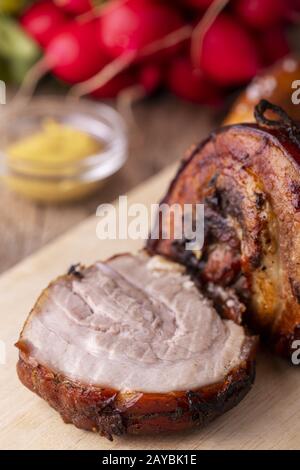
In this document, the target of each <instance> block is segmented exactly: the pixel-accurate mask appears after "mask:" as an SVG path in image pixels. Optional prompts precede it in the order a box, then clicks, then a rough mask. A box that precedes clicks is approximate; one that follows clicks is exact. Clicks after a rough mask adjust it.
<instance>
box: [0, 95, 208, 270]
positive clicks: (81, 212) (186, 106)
mask: <svg viewBox="0 0 300 470" xmlns="http://www.w3.org/2000/svg"><path fill="white" fill-rule="evenodd" d="M0 111H1V109H0ZM126 116H127V114H126V113H125V116H124V117H125V118H126ZM133 116H134V121H135V124H134V123H132V122H131V123H130V122H128V118H126V121H127V123H128V128H129V142H130V148H129V158H128V161H127V163H126V165H125V166H124V168H123V169H122V170H121V171H120V172H119V173H118V174H117V175H115V176H114V177H112V178H111V179H109V180H108V182H107V184H106V186H104V187H103V188H101V189H100V190H99V193H97V194H95V196H94V197H92V198H91V199H88V200H86V201H82V202H81V203H78V204H73V205H66V206H60V207H55V206H46V205H41V204H39V205H38V204H34V203H32V202H30V201H26V200H24V199H22V198H21V197H19V196H18V195H16V194H13V193H10V192H9V191H8V190H7V189H6V188H5V187H4V186H3V185H0V198H1V206H0V215H1V217H0V233H1V244H0V273H1V272H3V271H5V270H7V269H8V268H10V267H11V266H13V265H14V264H16V263H17V262H18V261H20V260H21V259H23V258H25V257H26V256H28V255H30V254H31V253H33V252H34V251H36V250H37V249H39V248H40V247H42V246H43V245H45V244H46V243H48V242H49V241H50V240H53V239H54V238H55V237H56V236H58V235H59V234H61V233H63V232H65V231H66V230H67V229H68V228H70V227H71V226H74V225H76V224H77V223H78V222H80V221H81V220H83V219H84V218H86V217H87V216H88V215H90V214H93V213H94V212H95V210H96V207H97V206H98V204H100V203H102V202H107V201H111V200H113V199H115V198H116V197H117V196H118V195H119V194H121V193H126V192H127V191H129V190H130V189H131V188H133V187H134V186H136V185H137V184H139V183H140V182H142V181H144V180H146V179H147V178H149V177H150V176H152V175H154V174H155V173H157V172H158V171H160V170H161V169H162V168H164V167H165V166H167V165H168V164H170V163H172V162H174V161H176V160H177V159H178V158H180V157H181V156H182V154H183V152H184V151H185V150H186V149H187V147H188V146H189V145H191V143H193V142H197V141H199V140H201V139H202V138H203V137H205V136H206V134H207V133H208V132H209V130H210V129H211V127H212V125H213V121H216V120H217V119H216V116H213V113H212V111H211V110H206V109H204V108H203V107H200V106H199V105H193V104H190V103H185V102H182V101H180V100H177V99H175V98H172V97H170V96H166V95H163V96H158V97H156V98H153V99H151V100H150V99H149V100H146V101H143V102H141V103H139V104H137V105H135V106H134V108H133Z"/></svg>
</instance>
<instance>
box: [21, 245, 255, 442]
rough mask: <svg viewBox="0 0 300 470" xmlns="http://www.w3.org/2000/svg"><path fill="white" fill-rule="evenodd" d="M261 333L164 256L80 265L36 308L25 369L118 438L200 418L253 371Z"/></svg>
mask: <svg viewBox="0 0 300 470" xmlns="http://www.w3.org/2000/svg"><path fill="white" fill-rule="evenodd" d="M255 345H256V339H255V338H254V337H251V336H249V335H248V334H247V332H246V330H245V329H244V327H243V326H241V325H238V324H237V323H235V322H234V321H232V320H231V319H222V318H221V316H220V315H219V314H218V312H217V311H216V309H215V308H214V306H213V303H212V301H210V300H209V299H207V298H206V297H205V296H204V295H203V294H202V293H201V292H200V290H199V289H198V287H197V286H196V285H195V283H194V282H193V281H192V280H191V278H190V276H189V275H187V274H186V272H185V268H184V267H183V266H182V265H180V264H177V263H174V262H170V261H167V260H166V259H165V258H162V257H160V256H153V257H149V256H148V255H147V254H146V253H145V252H141V253H139V254H138V255H130V254H125V255H119V256H116V257H113V258H111V259H109V260H108V261H106V262H105V263H100V262H98V263H95V264H94V265H93V266H90V267H88V268H84V267H75V268H74V267H73V268H72V269H71V270H70V272H69V273H68V274H67V275H65V276H62V277H60V278H58V279H57V280H55V281H54V282H52V283H51V284H50V285H49V287H48V288H47V289H45V290H44V292H43V293H42V294H41V296H40V298H39V299H38V301H37V303H36V305H35V306H34V308H33V310H32V312H31V313H30V315H29V317H28V319H27V321H26V323H25V325H24V328H23V331H22V333H21V335H20V339H19V341H18V343H17V347H18V348H19V350H20V356H19V362H18V365H17V371H18V375H19V378H20V380H21V381H22V382H23V384H24V385H25V386H26V387H28V388H29V389H30V390H32V391H34V392H35V393H37V394H38V395H39V396H40V397H42V398H44V399H45V400H46V401H47V402H48V403H49V404H50V405H51V406H52V407H53V408H55V409H56V410H57V411H58V412H59V413H60V414H61V416H62V418H63V419H64V421H65V422H67V423H70V422H72V423H73V424H75V425H76V426H77V427H79V428H83V429H87V430H93V431H95V432H99V433H100V434H101V435H105V436H106V437H108V438H110V439H111V438H112V436H113V435H120V434H123V433H147V432H148V433H149V432H151V433H157V432H160V431H176V430H182V429H186V428H190V427H192V426H202V425H203V424H205V423H207V422H209V421H211V420H212V419H213V418H215V417H216V416H218V415H220V414H222V413H224V412H225V411H227V410H229V409H230V408H232V407H233V406H235V405H236V404H237V403H238V402H239V401H240V400H241V399H242V397H243V396H244V395H245V394H246V393H247V392H248V391H249V389H250V388H251V385H252V382H253V379H254V355H255Z"/></svg>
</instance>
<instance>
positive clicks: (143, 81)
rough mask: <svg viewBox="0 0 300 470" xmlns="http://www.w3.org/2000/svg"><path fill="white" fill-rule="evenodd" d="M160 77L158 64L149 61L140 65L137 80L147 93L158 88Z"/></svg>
mask: <svg viewBox="0 0 300 470" xmlns="http://www.w3.org/2000/svg"><path fill="white" fill-rule="evenodd" d="M162 78H163V77H162V69H161V67H160V66H159V65H158V64H154V63H152V64H151V63H149V64H144V65H142V66H141V67H140V70H139V73H138V82H139V84H140V85H141V86H142V88H143V89H144V90H145V93H146V94H147V95H151V94H152V93H154V92H155V91H156V90H157V89H158V88H159V86H160V84H161V82H162Z"/></svg>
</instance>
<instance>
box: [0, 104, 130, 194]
mask: <svg viewBox="0 0 300 470" xmlns="http://www.w3.org/2000/svg"><path fill="white" fill-rule="evenodd" d="M1 108H2V109H0V176H1V177H2V180H3V181H4V182H5V184H6V185H7V186H8V187H9V188H10V189H12V190H13V191H16V192H17V193H19V194H21V195H23V196H25V197H27V198H30V199H33V200H36V201H39V202H45V203H63V202H70V201H74V200H80V199H82V198H84V197H86V196H89V195H90V194H92V193H94V192H95V191H96V190H97V189H99V187H100V186H101V185H102V184H103V182H104V181H105V180H106V178H108V177H109V176H111V175H112V174H114V173H116V172H117V171H118V170H119V169H120V168H121V167H122V166H123V165H124V163H125V161H126V159H127V136H126V130H125V124H124V122H123V119H122V118H121V116H120V115H119V114H118V113H117V112H116V111H115V110H114V109H113V108H111V107H109V106H106V105H103V104H98V103H95V102H93V101H89V100H72V99H69V98H68V99H65V98H64V97H59V96H54V97H52V96H46V97H45V96H43V97H36V98H33V99H32V100H31V101H30V103H29V104H28V105H27V106H25V105H22V106H21V105H19V106H10V107H9V106H7V105H6V106H5V108H4V106H3V107H1ZM48 119H53V120H55V121H56V122H58V123H62V124H67V125H68V126H71V127H73V128H75V129H78V130H81V131H84V132H86V133H87V134H90V135H91V136H92V137H93V138H94V139H96V140H99V143H101V144H102V145H103V147H102V148H101V150H100V151H99V153H96V154H94V155H88V156H86V157H84V158H82V159H80V160H77V161H75V162H68V163H66V162H60V163H59V164H58V163H56V164H55V165H54V164H53V165H51V166H50V165H48V166H47V167H45V161H44V162H43V155H42V154H41V163H40V164H39V162H37V161H36V159H33V160H32V161H31V160H30V157H29V156H27V158H26V161H23V160H22V162H21V161H20V162H19V163H18V164H16V163H15V162H14V164H13V165H12V163H11V159H10V158H9V156H8V155H7V148H8V147H9V146H10V145H12V144H13V143H15V142H17V141H19V140H21V139H22V138H24V137H27V136H30V135H32V134H33V133H36V132H37V131H38V130H40V129H41V126H42V124H43V123H44V122H45V120H48Z"/></svg>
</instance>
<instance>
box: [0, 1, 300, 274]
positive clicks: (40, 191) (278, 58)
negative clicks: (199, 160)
mask: <svg viewBox="0 0 300 470" xmlns="http://www.w3.org/2000/svg"><path fill="white" fill-rule="evenodd" d="M299 24H300V0H229V1H226V0H169V1H168V0H106V1H105V0H41V1H30V0H0V80H1V81H2V82H1V100H0V101H4V99H3V98H4V97H5V98H6V100H5V101H6V104H0V136H1V138H0V159H1V162H0V171H1V173H0V174H1V182H0V196H1V206H0V211H1V212H0V233H1V244H0V272H3V271H4V270H6V269H8V268H9V267H11V266H12V265H14V264H15V263H16V262H18V261H20V260H21V259H22V258H24V257H25V256H27V255H29V254H30V253H32V252H33V251H35V250H36V249H38V248H39V247H41V246H43V245H44V244H45V243H47V242H48V241H50V240H52V239H53V238H54V237H56V236H57V235H59V234H60V233H62V232H64V231H65V230H66V229H68V228H69V227H71V226H73V225H75V224H77V223H78V222H80V221H81V220H82V219H84V218H85V217H87V216H88V215H89V214H92V213H94V212H95V210H96V207H97V206H98V205H99V204H100V203H103V202H107V201H111V200H112V199H114V198H116V197H117V196H118V195H120V194H124V193H125V192H126V191H128V190H129V189H131V188H132V187H134V186H136V185H137V184H139V183H142V182H143V181H144V180H146V179H147V178H148V177H150V176H152V175H154V174H155V173H157V172H158V171H160V170H161V169H162V168H164V167H165V166H167V165H169V164H171V163H174V162H176V161H178V160H179V159H180V158H181V157H182V155H183V153H184V151H185V150H186V149H187V148H188V147H189V146H190V145H191V144H192V143H194V142H197V141H199V140H201V139H202V138H204V137H205V136H206V135H207V133H208V132H209V131H210V130H211V129H213V128H214V127H216V126H218V125H220V124H221V123H224V122H225V123H226V124H229V123H234V122H240V121H249V120H253V108H254V106H255V104H256V103H257V102H258V100H259V99H260V98H262V97H264V98H267V99H269V100H270V101H272V102H275V103H277V104H280V105H282V106H283V107H284V108H285V109H286V110H287V111H288V112H289V113H291V114H292V115H293V117H294V118H296V119H298V118H299V114H300V113H299V109H298V108H299V105H298V106H297V105H295V104H292V101H291V94H292V90H293V84H294V88H295V87H296V86H297V84H296V80H297V79H298V80H300V65H299V61H298V58H297V57H298V56H297V53H298V49H299V46H298V44H299V38H300V34H299ZM154 202H155V201H154Z"/></svg>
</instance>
